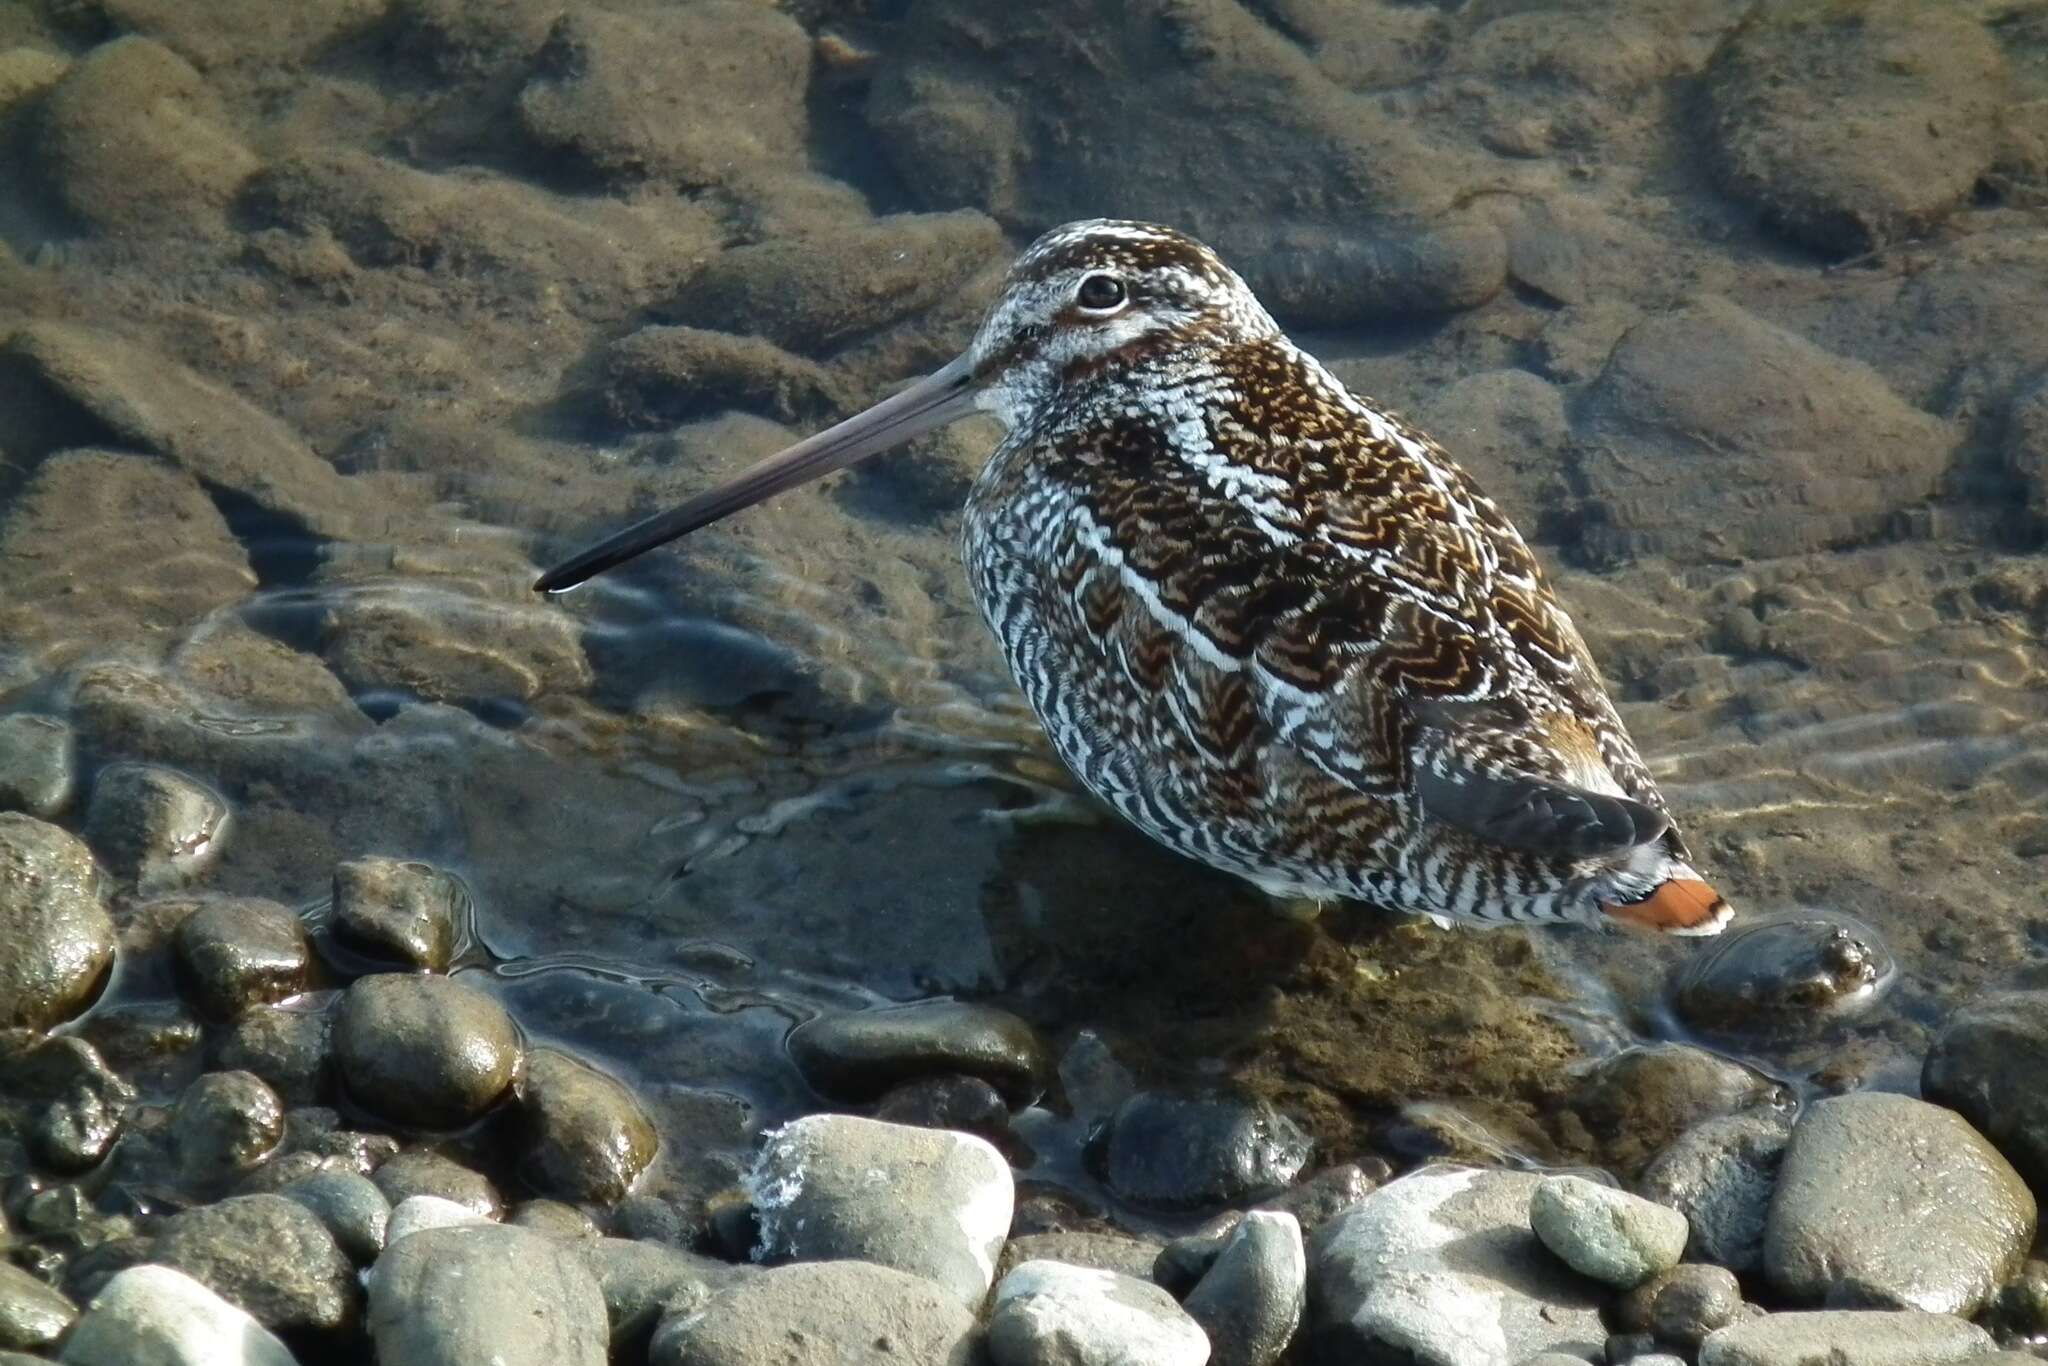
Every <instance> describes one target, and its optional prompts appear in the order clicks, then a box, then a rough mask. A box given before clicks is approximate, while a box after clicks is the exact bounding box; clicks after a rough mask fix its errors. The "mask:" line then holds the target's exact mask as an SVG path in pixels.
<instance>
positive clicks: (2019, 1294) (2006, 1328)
mask: <svg viewBox="0 0 2048 1366" xmlns="http://www.w3.org/2000/svg"><path fill="white" fill-rule="evenodd" d="M1979 1319H1980V1321H1981V1322H1983V1323H1984V1324H1985V1325H1986V1326H1987V1327H1989V1328H1990V1329H1991V1330H1992V1331H1993V1332H1995V1333H1997V1334H1998V1335H1999V1337H2000V1338H2002V1339H2004V1340H2006V1341H2011V1342H2036V1343H2039V1342H2048V1261H2043V1260H2041V1259H2040V1258H2038V1257H2037V1258H2032V1259H2030V1260H2029V1261H2028V1262H2027V1264H2026V1265H2025V1266H2022V1267H2021V1268H2020V1271H2019V1274H2018V1275H2017V1276H2014V1277H2013V1278H2012V1279H2011V1280H2009V1281H2007V1282H2006V1283H2005V1284H2004V1285H2002V1286H2000V1287H1999V1288H1998V1293H1997V1294H1996V1295H1994V1296H1992V1297H1991V1303H1990V1304H1989V1305H1987V1306H1986V1307H1985V1310H1984V1313H1983V1314H1982V1315H1980V1316H1979Z"/></svg>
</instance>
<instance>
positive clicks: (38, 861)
mask: <svg viewBox="0 0 2048 1366" xmlns="http://www.w3.org/2000/svg"><path fill="white" fill-rule="evenodd" d="M113 959H114V921H113V918H112V917H111V916H109V915H108V914H107V908H106V906H105V904H104V903H103V902H102V901H101V899H100V892H99V869H98V866H97V865H96V864H94V862H93V857H92V851H91V850H89V849H87V848H86V847H85V845H84V844H82V843H80V842H79V841H78V840H77V839H75V838H74V837H72V836H71V835H69V834H67V833H66V832H64V831H63V830H60V829H58V828H57V827H56V826H54V825H47V824H45V823H43V822H42V821H39V820H37V819H35V818H34V817H33V816H24V815H21V814H19V813H18V812H11V811H10V812H0V1028H6V1027H9V1026H15V1025H21V1026H26V1027H27V1028H30V1029H47V1028H49V1027H50V1026H51V1025H54V1024H57V1023H59V1022H61V1021H63V1020H67V1019H69V1018H70V1017H71V1016H73V1015H75V1014H77V1013H78V1011H79V1010H80V1009H81V1008H83V1006H84V1005H85V1004H86V1001H87V1000H88V998H89V997H90V996H91V994H92V992H93V991H94V990H95V988H96V987H97V986H98V985H99V982H100V979H101V977H102V976H103V975H104V974H105V973H106V970H107V966H108V964H110V963H111V962H112V961H113Z"/></svg>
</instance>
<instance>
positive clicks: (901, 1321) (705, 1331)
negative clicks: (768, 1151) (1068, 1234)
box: [508, 1261, 980, 1366]
mask: <svg viewBox="0 0 2048 1366" xmlns="http://www.w3.org/2000/svg"><path fill="white" fill-rule="evenodd" d="M978 1337H979V1333H978V1331H977V1325H976V1323H975V1319H974V1315H973V1314H972V1313H970V1312H969V1311H968V1310H967V1309H966V1308H965V1307H963V1306H962V1305H961V1303H960V1302H959V1300H958V1299H956V1298H955V1297H954V1296H953V1295H952V1294H951V1293H949V1292H948V1291H947V1290H945V1289H944V1288H943V1287H941V1286H938V1285H935V1284H933V1283H932V1282H931V1281H928V1280H926V1279H925V1278H924V1277H922V1276H913V1275H911V1274H909V1273H908V1272H903V1271H894V1270H891V1269H890V1268H888V1267H886V1266H876V1265H874V1264H873V1263H870V1262H860V1261H836V1262H799V1263H797V1264H796V1265H794V1266H781V1267H775V1268H774V1269H772V1270H769V1271H764V1272H762V1273H761V1274H759V1275H758V1276H749V1277H747V1278H745V1279H744V1280H742V1281H740V1282H739V1283H738V1284H736V1285H733V1286H730V1287H728V1288H727V1289H725V1290H722V1291H720V1292H719V1293H718V1294H716V1295H714V1296H712V1297H711V1300H710V1302H709V1303H708V1304H706V1305H705V1306H704V1308H703V1309H702V1310H700V1311H696V1312H691V1313H684V1314H674V1315H670V1316H668V1317H666V1318H664V1319H663V1320H662V1321H661V1325H660V1327H658V1328H656V1329H655V1332H654V1341H653V1343H652V1344H651V1345H650V1346H649V1348H648V1353H647V1361H648V1363H649V1366H763V1363H767V1362H773V1363H775V1366H848V1363H854V1362H869V1361H876V1360H880V1359H884V1358H883V1357H882V1349H878V1347H877V1344H879V1343H884V1342H886V1343H887V1344H888V1347H887V1348H886V1351H887V1353H888V1356H887V1358H886V1359H888V1360H892V1361H902V1362H904V1363H906V1366H907V1364H908V1363H910V1362H916V1363H917V1366H970V1363H974V1362H977V1361H979V1360H980V1355H979V1353H978V1352H977V1350H976V1349H977V1347H978V1346H979V1343H978V1340H977V1339H978ZM508 1366H510V1364H509V1363H508Z"/></svg>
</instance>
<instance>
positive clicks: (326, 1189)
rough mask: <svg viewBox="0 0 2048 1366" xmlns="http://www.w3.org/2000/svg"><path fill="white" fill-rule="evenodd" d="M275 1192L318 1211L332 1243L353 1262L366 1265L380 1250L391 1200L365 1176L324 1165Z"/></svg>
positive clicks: (387, 1223) (374, 1258) (386, 1226)
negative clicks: (324, 1167) (323, 1167)
mask: <svg viewBox="0 0 2048 1366" xmlns="http://www.w3.org/2000/svg"><path fill="white" fill-rule="evenodd" d="M277 1193H278V1194H279V1195H282V1196H283V1197H284V1198H285V1199H287V1200H295V1201H297V1202H298V1203H299V1204H301V1205H304V1206H305V1207H306V1208H307V1209H309V1210H311V1211H313V1213H314V1214H316V1215H318V1216H319V1219H320V1222H321V1223H323V1224H325V1225H326V1226H327V1231H328V1232H329V1233H330V1234H332V1235H333V1236H334V1242H335V1245H336V1246H338V1247H339V1248H340V1249H341V1250H342V1251H343V1252H345V1253H347V1254H348V1257H349V1260H351V1261H353V1262H354V1263H355V1264H356V1265H358V1266H366V1265H368V1264H369V1263H371V1262H373V1261H375V1260H376V1259H377V1254H378V1253H380V1252H382V1251H383V1250H384V1239H385V1235H386V1232H387V1231H388V1229H389V1227H390V1223H391V1202H390V1201H389V1200H387V1199H385V1198H384V1192H383V1191H380V1190H378V1189H377V1184H376V1182H374V1181H372V1180H370V1178H369V1177H367V1176H364V1175H362V1174H361V1173H359V1172H350V1171H337V1170H333V1169H328V1170H325V1171H317V1172H312V1173H310V1174H308V1175H306V1176H302V1177H300V1178H299V1179H298V1180H296V1181H293V1182H291V1183H290V1184H288V1185H286V1186H284V1187H282V1188H281V1189H279V1191H278V1192H277Z"/></svg>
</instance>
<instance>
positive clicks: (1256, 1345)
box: [1181, 1210, 1308, 1366]
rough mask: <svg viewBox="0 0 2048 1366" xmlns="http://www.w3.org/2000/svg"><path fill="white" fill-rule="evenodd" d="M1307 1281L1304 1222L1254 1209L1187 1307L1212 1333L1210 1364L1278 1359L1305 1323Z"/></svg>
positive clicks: (1261, 1364)
mask: <svg viewBox="0 0 2048 1366" xmlns="http://www.w3.org/2000/svg"><path fill="white" fill-rule="evenodd" d="M1307 1284H1308V1264H1307V1260H1306V1256H1305V1254H1304V1252H1303V1250H1302V1245H1301V1225H1300V1224H1299V1223H1297V1222H1296V1221H1295V1218H1294V1216H1293V1215H1291V1214H1281V1213H1278V1212H1277V1211H1273V1210H1253V1211H1251V1212H1250V1213H1249V1214H1247V1215H1245V1217H1244V1221H1243V1222H1242V1223H1240V1224H1239V1225H1238V1226H1237V1228H1236V1229H1235V1230H1234V1231H1232V1232H1231V1234H1230V1235H1229V1237H1227V1238H1226V1239H1225V1240H1224V1243H1223V1250H1222V1251H1220V1252H1219V1253H1217V1254H1216V1260H1215V1262H1214V1263H1213V1264H1212V1265H1211V1266H1210V1267H1209V1271H1208V1274H1206V1275H1204V1276H1203V1277H1202V1279H1201V1280H1200V1281H1199V1282H1198V1283H1196V1285H1195V1288H1194V1289H1193V1290H1192V1291H1190V1292H1189V1294H1188V1297H1187V1299H1186V1300H1184V1301H1182V1304H1181V1307H1182V1308H1183V1309H1185V1310H1187V1312H1188V1317H1190V1318H1192V1319H1193V1320H1194V1321H1195V1322H1196V1323H1198V1324H1200V1325H1201V1328H1202V1331H1203V1333H1205V1334H1206V1335H1207V1336H1208V1338H1209V1348H1210V1356H1209V1366H1271V1363H1272V1362H1274V1361H1277V1360H1279V1358H1280V1354H1281V1353H1282V1352H1284V1351H1286V1350H1287V1344H1288V1343H1290V1342H1292V1341H1293V1340H1294V1333H1295V1330H1296V1329H1297V1328H1299V1327H1300V1326H1301V1311H1302V1305H1303V1302H1304V1300H1305V1297H1306V1294H1307Z"/></svg>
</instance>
